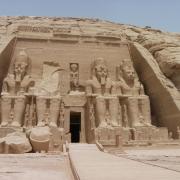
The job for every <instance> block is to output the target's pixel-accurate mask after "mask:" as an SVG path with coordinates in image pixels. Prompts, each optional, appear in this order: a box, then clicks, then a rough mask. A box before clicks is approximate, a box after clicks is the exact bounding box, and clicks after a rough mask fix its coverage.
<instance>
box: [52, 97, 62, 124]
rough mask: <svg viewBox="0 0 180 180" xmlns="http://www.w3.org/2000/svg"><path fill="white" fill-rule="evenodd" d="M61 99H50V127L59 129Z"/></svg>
mask: <svg viewBox="0 0 180 180" xmlns="http://www.w3.org/2000/svg"><path fill="white" fill-rule="evenodd" d="M60 102H61V100H60V98H51V99H50V108H49V109H50V124H49V125H50V126H53V127H57V120H58V117H59V111H60Z"/></svg>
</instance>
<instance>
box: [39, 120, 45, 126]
mask: <svg viewBox="0 0 180 180" xmlns="http://www.w3.org/2000/svg"><path fill="white" fill-rule="evenodd" d="M37 126H38V127H43V126H45V123H44V122H42V121H41V122H38V124H37Z"/></svg>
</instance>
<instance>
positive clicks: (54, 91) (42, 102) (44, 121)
mask: <svg viewBox="0 0 180 180" xmlns="http://www.w3.org/2000/svg"><path fill="white" fill-rule="evenodd" d="M61 70H62V69H60V67H59V65H58V64H57V63H53V62H45V63H44V67H43V78H42V80H41V82H40V84H39V85H38V86H37V87H36V89H35V95H36V106H37V108H36V109H37V119H38V123H37V125H38V126H45V125H49V126H52V127H57V126H58V118H59V113H60V107H61V95H60V71H61ZM61 119H62V118H61ZM60 124H63V123H60Z"/></svg>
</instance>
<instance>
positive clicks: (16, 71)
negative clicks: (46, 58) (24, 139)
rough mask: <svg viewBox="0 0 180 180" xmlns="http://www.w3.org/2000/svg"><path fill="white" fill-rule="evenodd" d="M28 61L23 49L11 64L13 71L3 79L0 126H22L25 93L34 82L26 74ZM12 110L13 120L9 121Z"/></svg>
mask: <svg viewBox="0 0 180 180" xmlns="http://www.w3.org/2000/svg"><path fill="white" fill-rule="evenodd" d="M29 68H30V62H29V58H28V55H27V54H26V52H25V51H24V50H22V51H20V52H19V54H18V55H17V56H16V59H15V61H14V64H13V72H12V74H11V73H9V74H8V75H7V77H6V78H5V79H4V81H3V90H2V93H1V95H2V98H1V119H2V122H1V126H7V125H8V124H9V123H11V126H17V127H20V126H22V124H23V122H22V120H23V116H24V113H25V107H26V95H27V94H28V91H29V88H30V86H32V85H33V84H34V82H33V80H32V78H31V77H30V75H29V74H28V71H29ZM12 112H13V118H12V119H13V120H12V122H10V115H12Z"/></svg>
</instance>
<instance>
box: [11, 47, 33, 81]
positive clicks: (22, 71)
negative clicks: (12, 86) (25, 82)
mask: <svg viewBox="0 0 180 180" xmlns="http://www.w3.org/2000/svg"><path fill="white" fill-rule="evenodd" d="M28 61H29V59H28V55H27V54H26V52H25V51H24V50H22V51H20V52H19V54H18V55H17V56H16V58H15V62H14V75H15V79H16V81H17V82H20V81H21V80H22V79H23V77H24V76H25V75H26V73H27V69H28V66H29V62H28Z"/></svg>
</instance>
